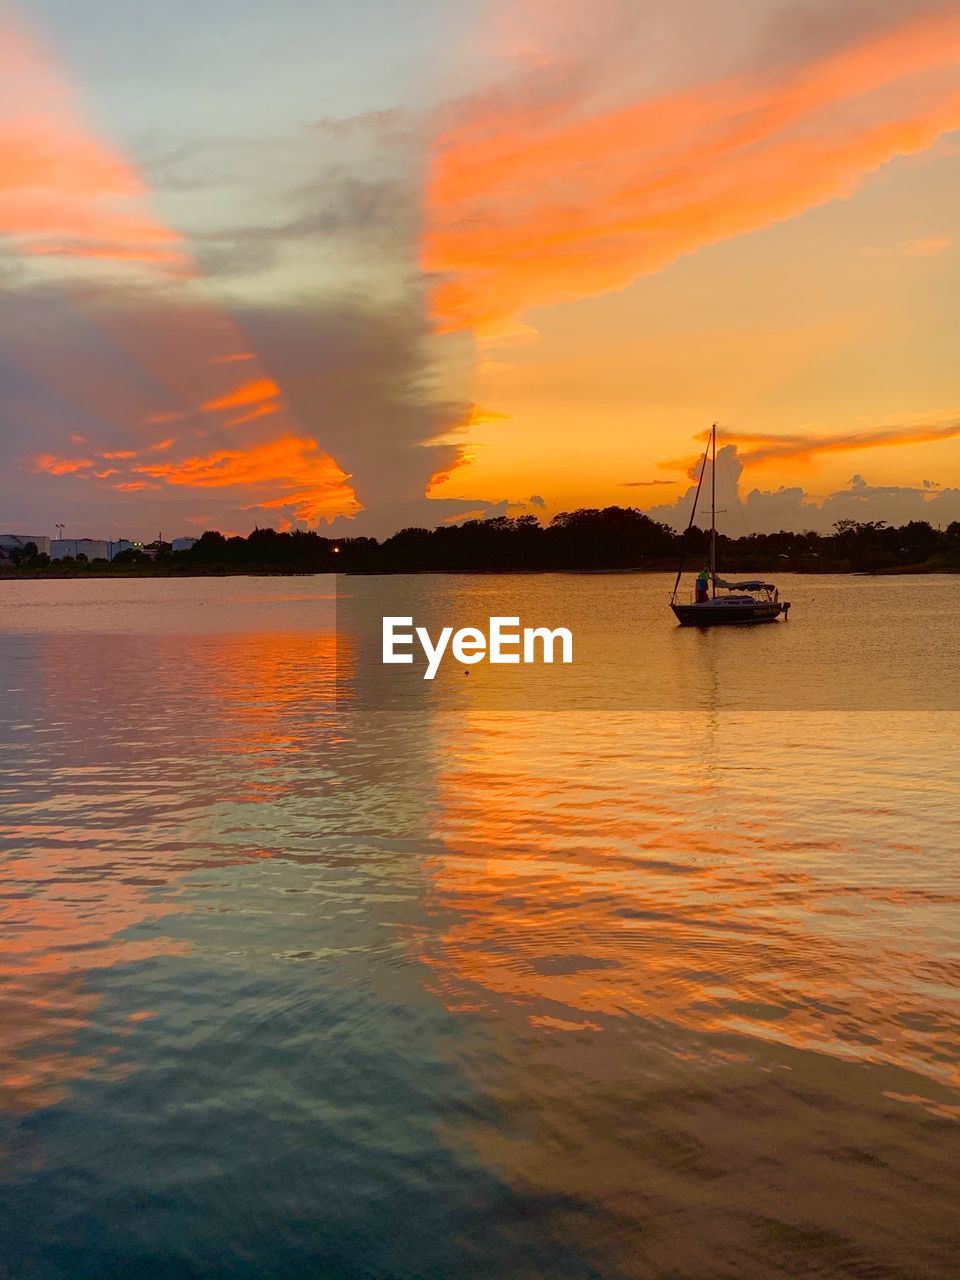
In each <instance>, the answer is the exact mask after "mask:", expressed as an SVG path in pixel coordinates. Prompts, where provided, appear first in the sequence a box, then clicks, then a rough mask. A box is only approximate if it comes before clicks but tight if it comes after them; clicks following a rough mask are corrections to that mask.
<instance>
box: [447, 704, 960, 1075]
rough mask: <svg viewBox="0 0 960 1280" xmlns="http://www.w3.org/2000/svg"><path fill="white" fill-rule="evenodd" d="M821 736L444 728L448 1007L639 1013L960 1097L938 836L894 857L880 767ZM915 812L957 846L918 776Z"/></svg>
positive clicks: (647, 718)
mask: <svg viewBox="0 0 960 1280" xmlns="http://www.w3.org/2000/svg"><path fill="white" fill-rule="evenodd" d="M806 720H807V721H809V723H808V724H806V725H805V724H804V723H803V721H804V717H798V718H797V719H796V720H794V721H792V723H793V724H794V725H795V726H796V728H795V731H794V734H793V742H791V739H790V737H789V736H788V735H786V734H785V733H784V731H783V726H782V725H775V724H772V722H771V720H770V718H769V717H763V716H762V715H758V714H753V715H748V714H745V715H743V716H740V717H734V716H730V717H725V718H722V719H721V720H719V721H716V722H714V723H713V724H712V725H711V724H709V723H706V722H703V721H700V720H697V719H694V718H691V717H686V716H680V715H676V714H664V715H652V714H651V715H637V716H631V715H613V716H606V717H601V716H592V715H576V714H573V715H562V714H553V715H543V716H534V715H523V716H520V715H517V716H510V715H475V716H473V717H472V718H470V719H469V720H468V721H467V722H466V723H465V724H456V723H454V722H453V721H452V720H451V721H449V722H447V723H446V725H445V729H444V737H445V740H446V741H445V745H446V748H447V750H446V756H445V759H446V761H447V764H446V767H445V769H444V770H443V771H442V772H441V774H440V775H439V777H438V779H437V788H438V791H437V794H438V806H439V807H438V813H437V816H436V821H435V827H436V834H437V836H438V838H439V840H440V841H441V842H442V845H443V846H444V848H445V851H444V852H443V853H442V854H441V855H440V856H438V857H435V858H433V859H432V860H431V861H430V862H429V864H428V870H429V872H430V875H431V879H432V896H433V905H434V907H435V908H436V909H437V911H438V913H439V914H440V915H441V917H442V918H443V919H449V918H450V917H451V916H452V918H453V921H454V923H451V924H450V925H449V926H448V927H446V928H445V930H444V932H443V935H442V937H441V938H440V939H439V941H438V942H437V943H436V944H435V945H431V946H428V947H427V948H426V950H425V957H424V958H425V959H426V961H427V963H428V964H430V966H431V968H432V970H433V973H434V975H435V980H436V982H437V984H438V985H439V988H440V990H441V991H442V993H443V995H444V998H445V1000H446V1001H447V1002H448V1003H449V1004H450V1005H451V1007H454V1008H458V1009H466V1008H469V1009H474V1010H476V1009H480V1008H484V1007H490V1006H491V1005H493V1004H503V1003H504V1002H506V1003H507V1004H508V1005H510V1006H512V1007H513V1008H515V1009H516V1010H518V1011H519V1012H521V1013H522V1015H523V1016H524V1017H525V1018H526V1019H527V1020H528V1022H529V1023H531V1024H533V1025H535V1026H538V1027H541V1028H552V1029H554V1030H556V1031H565V1030H569V1031H573V1030H584V1029H590V1028H595V1027H596V1025H597V1023H598V1020H599V1022H600V1023H601V1024H602V1023H604V1022H605V1021H606V1020H609V1019H611V1018H619V1017H622V1016H631V1017H638V1018H642V1019H644V1020H647V1021H648V1022H649V1023H651V1024H653V1025H659V1026H666V1025H669V1026H673V1027H679V1028H683V1029H685V1030H688V1031H691V1032H695V1033H697V1034H698V1035H701V1036H703V1035H706V1036H709V1037H712V1038H717V1037H724V1039H725V1040H727V1039H728V1038H729V1037H735V1038H738V1039H739V1040H740V1041H741V1042H742V1044H743V1045H745V1046H749V1045H750V1044H756V1043H757V1042H760V1041H765V1042H768V1043H778V1044H783V1045H789V1046H791V1047H792V1048H794V1049H802V1050H814V1051H816V1052H819V1053H825V1054H828V1055H831V1056H835V1057H839V1058H845V1059H851V1060H857V1061H865V1062H873V1063H885V1064H888V1065H894V1066H897V1067H902V1068H905V1069H908V1070H911V1071H914V1072H917V1073H920V1074H922V1075H924V1076H926V1077H927V1078H928V1079H929V1080H930V1081H931V1082H932V1083H935V1084H936V1085H938V1086H946V1087H957V1086H958V1085H960V1076H958V1073H957V1070H956V1066H955V1064H954V1063H952V1062H951V1060H950V1059H949V1057H948V1056H947V1055H944V1054H943V1053H941V1052H939V1050H938V1040H939V1039H940V1038H941V1037H946V1036H948V1035H949V1034H951V1030H952V1029H955V1026H956V1013H957V1009H956V1002H954V1001H948V1002H946V1003H945V1002H944V1001H943V1000H942V998H940V997H937V999H936V1000H934V999H933V997H932V995H931V988H930V984H931V983H932V982H936V981H937V980H938V979H939V980H940V981H944V980H946V977H947V976H948V975H947V972H946V969H941V966H944V965H947V964H948V963H949V960H948V958H947V957H948V956H949V951H947V953H946V956H945V954H944V952H943V951H942V950H941V943H948V941H949V939H948V936H947V935H946V934H945V935H944V937H943V939H938V937H937V936H936V935H933V936H931V934H930V932H929V928H930V926H929V921H930V920H931V919H932V920H934V921H936V920H937V919H938V918H939V917H938V914H937V912H938V908H939V907H941V906H944V905H951V904H952V905H953V906H954V907H955V906H956V903H957V895H956V894H953V895H952V896H951V895H950V894H949V893H948V892H945V891H944V889H943V886H942V883H941V882H940V880H939V878H938V876H937V874H936V873H935V872H934V870H932V869H931V870H930V871H928V870H927V869H926V867H925V865H924V858H925V855H927V854H929V855H931V856H933V857H934V858H935V857H936V854H937V851H936V849H932V848H930V847H929V845H928V844H926V843H925V841H924V838H923V832H922V830H921V829H919V828H917V837H916V844H915V845H911V846H910V847H906V846H904V845H903V844H902V841H901V840H899V839H898V840H897V841H893V840H891V842H890V843H889V845H888V844H887V843H886V842H885V837H884V828H883V826H882V823H881V822H880V821H879V820H878V818H877V816H876V814H875V813H873V812H871V809H870V807H869V805H868V807H866V808H864V799H865V792H864V785H865V784H864V776H861V775H859V774H858V772H857V769H858V767H862V770H863V774H864V775H866V777H869V776H870V771H871V769H873V768H875V761H874V760H872V759H870V758H869V753H867V752H866V751H865V749H864V747H863V746H862V742H861V743H856V741H855V740H854V743H855V746H854V747H851V746H850V743H851V739H850V735H849V731H850V720H849V718H848V717H844V716H835V717H832V718H831V717H827V716H814V715H811V716H809V717H806ZM918 732H919V731H918V730H917V728H916V727H915V724H914V727H912V728H910V729H904V732H903V740H902V742H901V743H900V744H899V747H898V744H897V743H896V741H887V742H886V743H885V745H884V755H885V758H886V759H889V761H890V762H891V764H890V768H891V778H890V788H889V792H888V794H889V797H890V799H891V802H892V801H893V799H894V797H895V796H896V793H897V788H898V786H899V784H900V780H899V779H898V777H897V776H896V772H895V764H894V763H893V762H895V761H896V760H897V758H898V751H899V750H900V749H902V754H903V756H905V757H906V758H909V757H910V753H911V751H913V750H915V749H916V742H915V741H914V737H915V735H916V734H917V733H918ZM804 744H806V745H804ZM844 747H846V768H841V767H839V765H838V761H837V759H836V754H837V752H838V751H839V752H840V754H841V755H842V754H843V749H844ZM857 752H859V761H860V764H859V766H858V765H857V763H856V759H855V757H856V755H857ZM799 778H802V779H803V782H802V785H800V784H799V782H798V779H799ZM866 794H868V793H866ZM900 798H901V799H903V800H904V802H905V803H909V804H915V805H916V807H917V812H918V820H921V815H922V814H924V812H925V811H924V807H923V806H927V807H926V812H925V816H926V821H927V822H928V823H929V824H930V830H929V831H928V833H927V834H928V835H929V834H931V832H936V831H940V832H941V833H944V832H945V830H946V819H947V814H946V811H945V810H942V811H941V812H940V813H939V814H938V813H937V812H936V808H935V805H931V804H930V800H931V797H930V795H929V794H928V792H925V791H920V792H917V790H916V787H915V783H914V780H913V779H912V777H905V779H904V780H903V792H902V795H901V797H900ZM869 803H870V804H872V803H873V802H869ZM747 815H749V817H748V816H747ZM865 830H869V831H870V840H869V842H868V843H867V844H866V847H865V842H864V831H865ZM896 830H897V833H898V836H900V837H902V830H903V825H902V815H901V820H900V824H899V825H898V826H897V827H896ZM867 852H869V855H870V858H871V860H870V861H869V862H866V863H865V857H864V855H865V853H867ZM890 880H893V881H894V883H890V882H889V881H890ZM901 880H902V881H903V882H912V886H913V887H912V888H910V889H907V888H905V887H904V885H903V884H901V883H897V881H901ZM911 906H913V907H915V908H917V912H918V914H917V918H916V921H915V919H914V917H913V915H912V914H911V910H910V908H911ZM921 909H925V910H924V912H923V917H922V920H921V917H920V911H921ZM915 925H916V927H914V926H915ZM888 929H896V931H897V932H896V933H895V935H893V936H891V935H890V934H888V933H887V930H888Z"/></svg>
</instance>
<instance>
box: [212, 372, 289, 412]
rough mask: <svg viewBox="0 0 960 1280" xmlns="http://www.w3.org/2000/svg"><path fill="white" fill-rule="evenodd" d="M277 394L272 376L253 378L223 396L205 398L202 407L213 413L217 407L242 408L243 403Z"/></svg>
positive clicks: (265, 398)
mask: <svg viewBox="0 0 960 1280" xmlns="http://www.w3.org/2000/svg"><path fill="white" fill-rule="evenodd" d="M279 394H280V388H279V387H278V386H277V384H276V383H275V382H274V380H273V379H272V378H254V379H253V380H252V381H251V382H245V383H244V384H243V385H242V386H240V387H237V388H236V390H234V391H230V392H228V393H227V394H226V395H224V396H216V397H215V398H214V399H212V400H207V401H206V402H205V403H204V406H203V407H204V409H206V410H207V412H208V413H214V412H216V411H217V410H218V409H242V408H243V407H244V406H245V405H248V404H259V403H260V402H261V401H262V400H269V399H271V398H272V397H273V396H278V395H279Z"/></svg>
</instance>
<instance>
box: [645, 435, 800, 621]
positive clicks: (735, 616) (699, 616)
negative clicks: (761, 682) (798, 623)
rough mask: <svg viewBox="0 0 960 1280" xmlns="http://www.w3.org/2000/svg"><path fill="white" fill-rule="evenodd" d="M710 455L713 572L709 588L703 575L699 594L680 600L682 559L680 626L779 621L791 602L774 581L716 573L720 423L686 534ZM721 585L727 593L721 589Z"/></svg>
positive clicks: (692, 514)
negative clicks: (740, 579)
mask: <svg viewBox="0 0 960 1280" xmlns="http://www.w3.org/2000/svg"><path fill="white" fill-rule="evenodd" d="M708 458H709V459H710V573H709V591H708V590H707V589H706V585H707V584H706V583H705V582H704V580H703V579H704V575H703V574H701V575H700V579H699V584H698V591H697V598H696V599H695V600H693V601H691V602H690V603H689V604H680V603H679V602H678V601H677V592H678V591H679V589H680V579H681V577H682V576H683V560H682V559H681V561H680V568H679V569H678V570H677V580H676V582H674V584H673V594H672V595H671V597H670V608H671V609H672V610H673V612H674V615H675V616H676V619H677V621H678V622H679V623H680V625H681V627H715V626H717V625H718V624H720V623H729V622H776V621H777V619H778V618H779V617H780V616H781V614H782V615H783V617H784V618H786V617H787V614H788V613H789V610H790V602H789V601H788V600H781V599H780V592H779V591H778V590H777V588H776V587H775V586H774V585H773V583H772V582H761V581H760V580H759V579H756V578H751V579H749V580H748V581H746V582H726V581H725V580H724V579H723V578H719V577H718V576H717V424H716V423H714V424H713V426H712V428H711V430H710V439H709V441H708V443H707V447H706V449H704V451H703V462H702V463H701V465H700V478H699V480H698V481H697V490H696V493H695V494H694V497H693V510H692V511H691V512H690V523H689V524H688V525H687V528H686V533H685V534H684V539H686V534H687V533H689V532H690V530H691V528H692V527H693V522H694V520H695V519H696V515H697V502H698V501H699V498H700V490H701V488H702V487H703V477H704V473H705V472H706V469H707V459H708ZM718 588H719V589H720V591H721V592H723V593H724V594H719V593H718Z"/></svg>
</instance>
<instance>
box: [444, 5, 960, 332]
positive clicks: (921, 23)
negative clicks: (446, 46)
mask: <svg viewBox="0 0 960 1280" xmlns="http://www.w3.org/2000/svg"><path fill="white" fill-rule="evenodd" d="M958 70H960V13H958V12H957V11H956V10H955V9H954V10H953V11H948V10H941V11H939V12H934V13H930V14H927V15H925V16H922V17H919V18H913V19H912V20H908V21H906V22H903V23H902V24H900V25H899V26H898V27H896V28H894V29H891V30H889V31H886V32H885V33H883V34H881V35H879V36H875V37H873V38H868V39H864V40H861V42H860V43H859V44H855V45H852V46H850V47H848V48H846V49H843V50H842V51H840V52H837V53H834V54H830V55H828V56H825V57H822V58H820V59H818V60H816V61H812V62H808V63H806V64H802V65H800V66H799V67H798V68H796V69H794V70H793V71H792V72H788V73H785V74H783V75H781V76H779V77H778V78H776V79H772V78H771V77H769V75H767V74H762V75H761V74H760V73H753V74H749V75H738V76H734V77H731V78H728V79H726V80H721V81H717V82H715V83H711V84H707V85H703V86H700V87H697V88H695V89H693V90H690V91H685V92H683V93H679V94H673V95H669V96H665V97H663V98H660V99H654V100H648V101H644V102H640V103H636V104H633V105H629V106H622V107H619V108H617V109H613V110H611V109H603V110H601V109H597V110H595V111H594V112H593V113H592V114H588V113H586V112H585V111H584V108H583V107H582V105H581V103H580V101H579V100H577V101H574V100H571V99H563V100H561V99H553V100H551V101H550V102H549V103H548V104H547V105H546V106H544V107H543V108H542V109H541V110H538V111H537V110H521V109H520V108H518V109H517V111H516V112H515V113H514V114H513V115H511V114H510V113H509V112H507V113H506V114H504V108H503V107H502V104H501V102H500V100H499V98H498V99H497V100H496V101H492V103H491V104H490V105H489V106H488V107H485V106H484V105H483V104H481V105H480V106H479V107H476V108H475V109H474V112H473V116H472V118H470V119H468V120H467V121H465V122H463V123H459V124H458V125H456V126H455V127H453V128H451V129H449V130H447V131H446V132H442V133H441V134H440V135H439V136H438V137H437V139H436V142H435V146H434V151H433V160H432V169H431V173H430V176H429V181H428V184H427V190H426V217H427V228H426V232H425V235H424V241H423V246H422V261H423V265H424V267H425V269H426V270H427V271H428V272H430V273H432V274H433V275H434V276H435V277H436V278H437V282H436V284H435V287H434V289H433V295H432V306H433V314H434V319H435V323H436V325H437V327H438V328H439V329H441V330H455V329H463V328H472V329H474V330H476V331H477V332H478V333H479V334H481V335H487V336H491V337H497V336H504V335H506V334H509V333H511V332H515V331H516V330H517V329H518V327H519V320H518V317H520V316H521V315H522V314H523V313H524V312H526V311H528V310H529V309H530V308H533V307H542V306H551V305H554V304H556V303H560V302H565V301H569V300H574V299H577V298H582V297H587V296H590V295H595V294H599V293H602V292H605V291H607V290H611V289H620V288H623V287H625V286H626V285H628V284H629V283H630V282H631V281H633V280H635V279H637V278H638V277H640V276H643V275H645V274H649V273H651V272H654V271H657V270H659V269H661V268H662V267H664V266H666V265H667V264H669V263H671V262H673V261H674V260H675V259H677V258H678V257H679V256H681V255H682V254H685V253H690V252H693V251H695V250H697V249H699V248H701V247H703V246H705V245H709V244H714V243H717V242H719V241H721V240H725V239H728V238H730V237H732V236H737V235H741V234H743V233H745V232H749V231H753V230H756V229H759V228H761V227H765V226H767V225H769V224H770V223H772V222H776V221H778V220H781V219H785V218H790V217H793V216H795V215H796V214H798V213H800V212H802V211H803V210H805V209H808V208H810V207H811V206H813V205H816V204H819V203H822V202H824V201H827V200H831V199H835V198H837V197H842V196H847V195H849V194H850V193H851V192H852V191H853V190H854V189H855V188H856V186H857V185H858V183H859V182H860V181H861V180H862V179H863V177H864V176H865V175H866V174H868V173H870V172H871V171H872V170H875V169H876V168H878V167H879V166H880V165H882V164H884V163H886V162H887V161H889V160H891V159H892V158H893V157H895V156H898V155H907V154H910V153H913V152H916V151H920V150H922V149H924V148H926V147H929V146H931V145H932V144H933V143H934V142H935V141H936V140H937V139H938V138H939V137H940V136H941V135H943V134H944V133H947V132H949V131H950V130H952V129H956V128H960V90H958V87H957V72H958ZM527 92H528V91H527Z"/></svg>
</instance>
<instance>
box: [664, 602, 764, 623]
mask: <svg viewBox="0 0 960 1280" xmlns="http://www.w3.org/2000/svg"><path fill="white" fill-rule="evenodd" d="M670 608H671V609H672V610H673V612H674V614H675V615H676V618H677V621H678V622H679V623H680V625H681V627H717V626H729V625H730V624H731V623H735V622H776V620H777V619H778V618H779V617H780V615H781V613H782V614H783V616H784V617H786V615H787V610H788V609H789V608H790V606H789V605H788V604H780V603H775V602H772V601H770V602H768V601H765V600H756V601H754V602H753V603H751V604H746V603H744V604H741V603H739V602H738V603H736V604H726V603H721V602H719V601H718V602H714V601H712V600H708V601H707V602H706V603H705V604H672V605H671V606H670Z"/></svg>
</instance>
